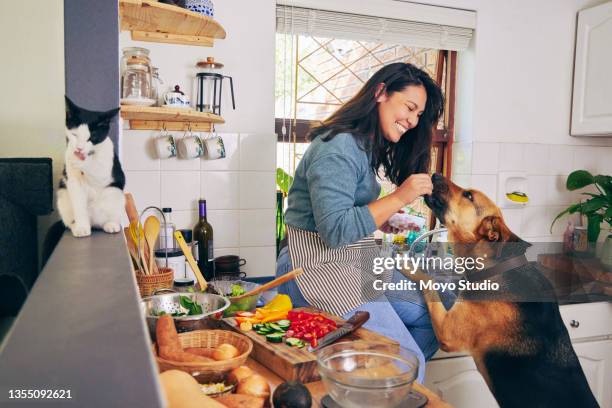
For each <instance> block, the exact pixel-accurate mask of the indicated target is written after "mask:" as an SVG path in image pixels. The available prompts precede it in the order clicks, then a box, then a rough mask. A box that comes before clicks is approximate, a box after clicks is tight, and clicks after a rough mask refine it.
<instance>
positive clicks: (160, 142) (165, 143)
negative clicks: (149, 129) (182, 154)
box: [155, 131, 176, 159]
mask: <svg viewBox="0 0 612 408" xmlns="http://www.w3.org/2000/svg"><path fill="white" fill-rule="evenodd" d="M155 150H156V151H157V157H158V158H160V159H170V158H172V157H176V142H175V141H174V137H172V135H171V134H170V133H168V132H166V131H162V134H161V135H160V136H158V137H157V138H156V139H155Z"/></svg>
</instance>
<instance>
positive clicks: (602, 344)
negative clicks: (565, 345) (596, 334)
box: [574, 340, 612, 408]
mask: <svg viewBox="0 0 612 408" xmlns="http://www.w3.org/2000/svg"><path fill="white" fill-rule="evenodd" d="M574 350H575V351H576V354H577V355H578V358H579V359H580V365H581V366H582V370H583V371H584V375H586V377H587V381H588V382H589V386H590V387H591V391H593V395H595V398H597V402H599V405H600V406H601V408H612V387H611V386H610V385H611V384H612V340H604V341H589V342H585V343H578V344H574Z"/></svg>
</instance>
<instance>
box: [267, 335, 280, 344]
mask: <svg viewBox="0 0 612 408" xmlns="http://www.w3.org/2000/svg"><path fill="white" fill-rule="evenodd" d="M283 336H284V333H271V334H268V335H266V340H268V341H269V342H270V343H282V342H283Z"/></svg>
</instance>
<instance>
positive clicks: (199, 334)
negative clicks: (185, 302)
mask: <svg viewBox="0 0 612 408" xmlns="http://www.w3.org/2000/svg"><path fill="white" fill-rule="evenodd" d="M179 339H180V341H181V346H183V349H185V348H187V347H202V348H209V349H210V354H211V356H212V353H213V352H214V348H215V347H217V346H220V345H221V344H223V343H228V344H231V345H233V346H234V347H236V348H237V349H238V352H239V353H240V354H238V356H236V357H234V358H231V359H229V360H221V361H210V362H197V363H183V362H178V361H170V360H165V359H163V358H161V357H159V356H158V355H157V345H156V344H155V343H154V344H153V354H155V358H156V359H157V365H158V366H159V371H160V372H164V371H167V370H181V371H185V372H187V373H189V374H191V375H192V376H194V377H195V378H196V379H197V380H198V382H200V383H201V384H203V383H206V382H214V381H222V380H223V379H224V377H225V375H226V374H227V373H228V372H229V371H231V370H233V369H234V368H237V367H240V366H241V365H243V364H244V363H245V362H246V360H247V358H248V357H249V354H251V351H252V350H253V343H252V342H251V340H250V339H249V338H247V337H246V336H243V335H242V334H238V333H234V332H232V331H229V330H194V331H190V332H186V333H180V334H179Z"/></svg>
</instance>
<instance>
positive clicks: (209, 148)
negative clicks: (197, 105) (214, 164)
mask: <svg viewBox="0 0 612 408" xmlns="http://www.w3.org/2000/svg"><path fill="white" fill-rule="evenodd" d="M203 144H204V149H205V150H206V158H207V159H208V160H216V159H223V158H224V157H225V145H224V144H223V139H222V138H221V136H219V135H218V134H217V132H216V131H215V126H214V124H213V126H212V128H211V131H210V132H209V133H208V136H207V137H205V138H204V140H203Z"/></svg>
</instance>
